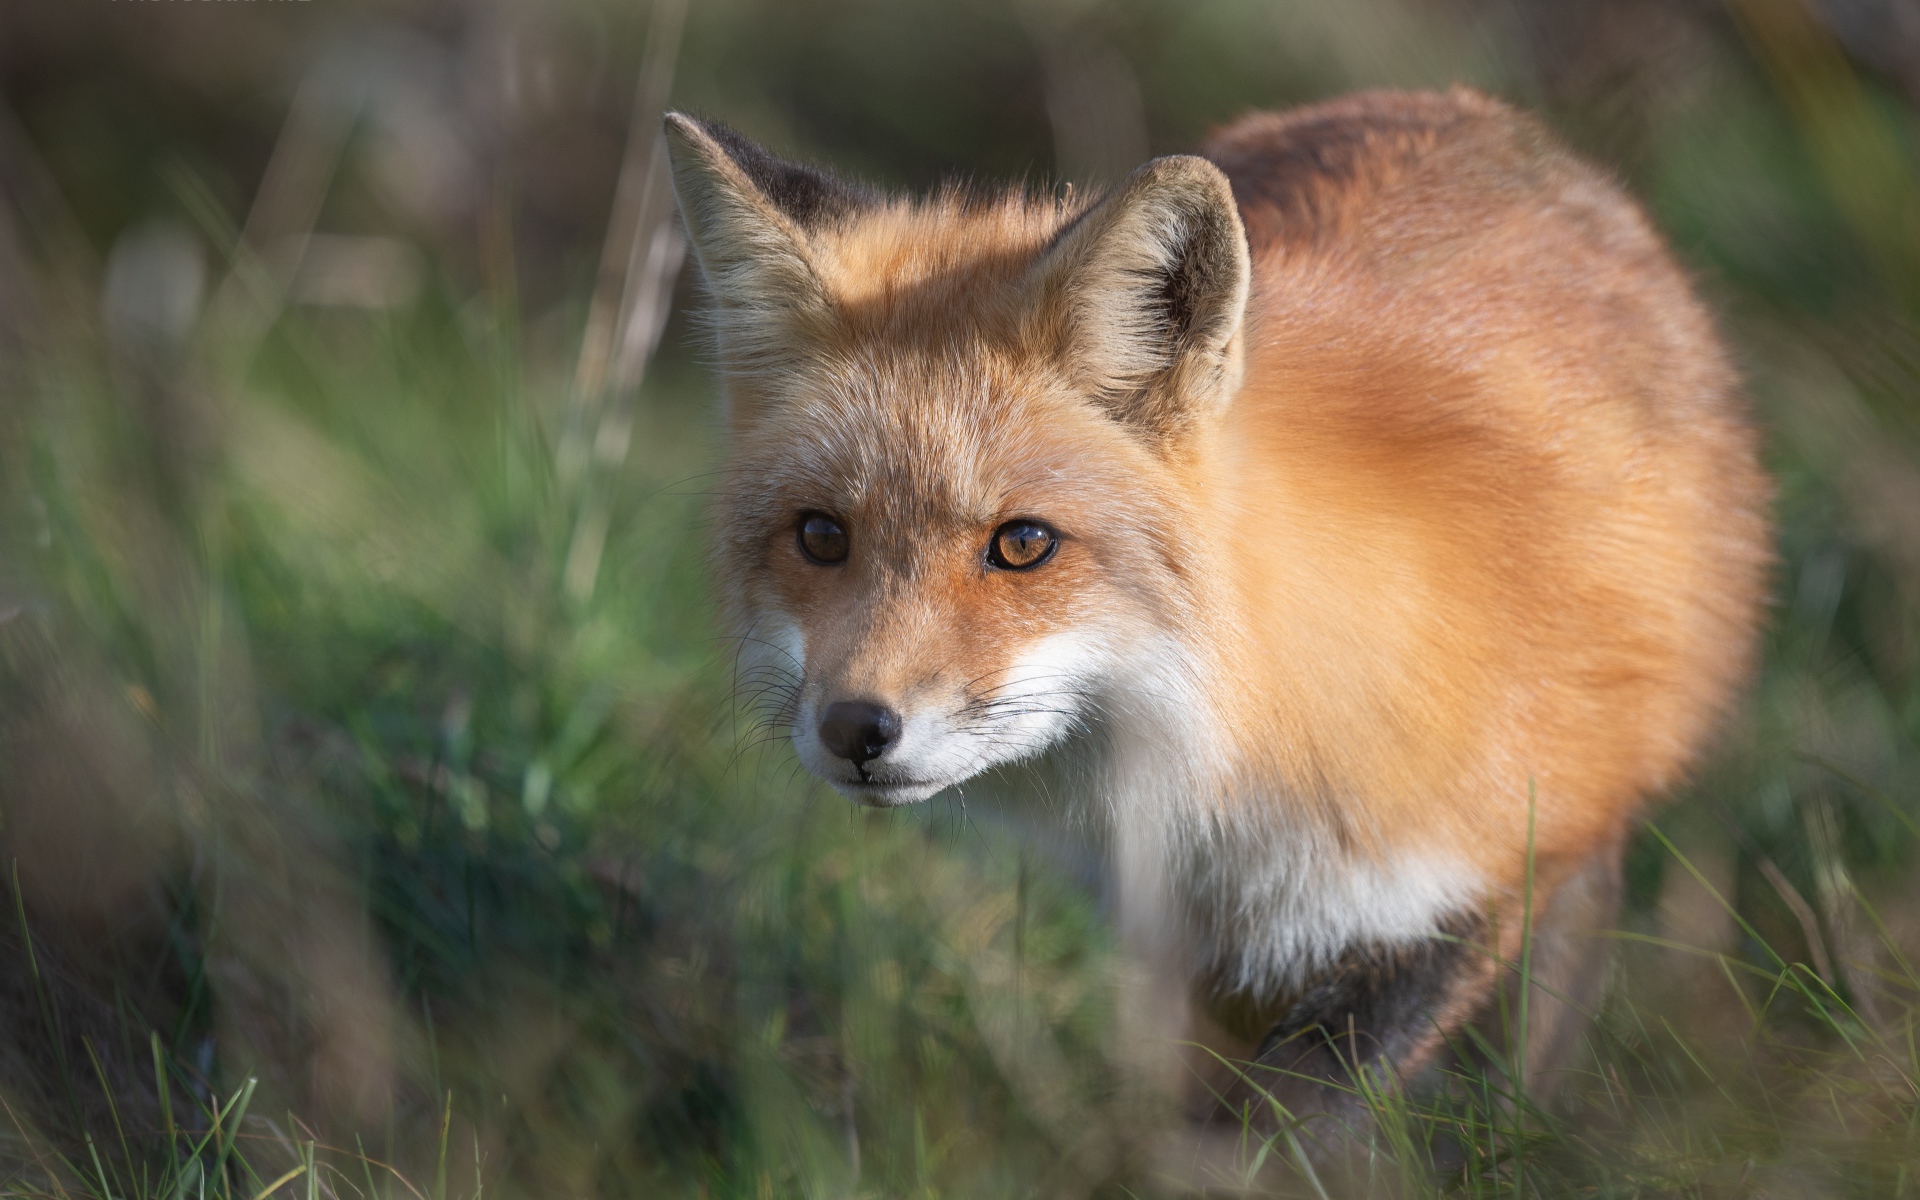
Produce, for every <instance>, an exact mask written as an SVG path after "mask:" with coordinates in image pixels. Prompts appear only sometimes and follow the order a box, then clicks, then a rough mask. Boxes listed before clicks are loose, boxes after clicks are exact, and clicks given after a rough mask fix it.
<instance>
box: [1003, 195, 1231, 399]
mask: <svg viewBox="0 0 1920 1200" xmlns="http://www.w3.org/2000/svg"><path fill="white" fill-rule="evenodd" d="M1036 276H1037V284H1036V287H1035V297H1036V303H1037V305H1038V307H1039V312H1038V313H1037V318H1038V320H1039V321H1040V323H1041V327H1042V329H1043V330H1046V329H1050V328H1052V326H1053V324H1054V321H1055V319H1056V317H1057V316H1058V315H1059V314H1064V315H1065V316H1066V321H1065V331H1064V332H1065V338H1066V343H1067V344H1066V346H1065V347H1064V349H1065V351H1066V353H1067V355H1068V359H1069V362H1068V366H1069V370H1070V371H1071V373H1072V374H1073V376H1074V377H1075V379H1076V381H1077V382H1078V383H1079V384H1080V386H1081V387H1082V388H1084V389H1085V390H1086V391H1087V392H1088V393H1089V394H1091V395H1094V396H1096V397H1099V398H1102V399H1104V400H1106V401H1108V402H1110V403H1115V404H1116V405H1117V404H1118V402H1120V401H1122V400H1123V399H1125V398H1127V397H1135V396H1141V395H1143V394H1146V393H1150V392H1157V393H1158V394H1156V395H1154V396H1153V397H1152V402H1151V404H1149V405H1148V406H1147V407H1148V409H1150V410H1152V411H1142V412H1140V413H1139V414H1138V415H1140V416H1142V417H1152V418H1157V419H1164V418H1167V417H1177V416H1178V411H1177V410H1179V409H1180V408H1182V407H1187V406H1191V405H1194V404H1205V403H1208V402H1210V401H1217V400H1219V399H1221V398H1222V394H1223V393H1224V392H1230V390H1231V385H1232V384H1234V383H1237V380H1238V372H1237V365H1238V348H1239V341H1238V334H1239V331H1240V326H1241V323H1242V321H1243V319H1244V317H1245V313H1246V304H1247V289H1248V284H1249V279H1250V277H1251V264H1250V261H1249V259H1248V254H1247V246H1246V232H1245V230H1244V228H1243V227H1242V226H1241V223H1240V215H1239V210H1238V208H1237V207H1236V205H1235V203H1234V200H1233V192H1232V189H1231V187H1230V186H1229V185H1228V183H1227V180H1226V177H1225V176H1223V175H1222V174H1221V173H1220V171H1219V169H1218V168H1216V167H1214V166H1213V165H1212V164H1211V163H1208V162H1206V161H1205V160H1203V159H1198V158H1185V157H1177V158H1164V159H1156V160H1154V161H1153V162H1151V163H1148V164H1147V165H1146V166H1145V167H1142V168H1141V169H1140V170H1139V171H1137V172H1135V174H1134V175H1133V177H1132V178H1130V179H1129V180H1127V182H1126V183H1124V184H1123V185H1121V187H1120V188H1119V190H1118V191H1116V192H1115V193H1114V194H1113V195H1112V196H1110V197H1108V198H1107V199H1106V200H1104V201H1102V202H1101V203H1100V205H1098V206H1097V207H1096V208H1095V209H1094V210H1093V211H1091V212H1089V213H1088V214H1086V216H1084V217H1082V218H1081V220H1080V221H1079V222H1078V223H1077V224H1076V225H1075V226H1074V227H1073V228H1072V229H1070V230H1068V231H1067V233H1066V234H1064V235H1063V236H1062V237H1061V239H1060V241H1059V242H1058V243H1057V244H1056V245H1055V246H1054V248H1053V249H1052V250H1051V251H1049V252H1048V254H1047V255H1046V256H1044V257H1043V259H1042V260H1041V262H1040V263H1039V264H1038V266H1037V267H1036ZM1042 336H1046V335H1045V334H1044V333H1043V335H1042ZM1183 367H1197V368H1198V370H1181V368H1183Z"/></svg>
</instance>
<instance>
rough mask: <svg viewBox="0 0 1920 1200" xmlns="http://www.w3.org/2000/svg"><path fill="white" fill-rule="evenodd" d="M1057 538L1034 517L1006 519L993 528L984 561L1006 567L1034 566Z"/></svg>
mask: <svg viewBox="0 0 1920 1200" xmlns="http://www.w3.org/2000/svg"><path fill="white" fill-rule="evenodd" d="M1058 543H1059V539H1058V538H1057V537H1056V536H1055V535H1054V532H1053V530H1051V529H1048V528H1047V527H1046V526H1045V525H1042V524H1040V523H1039V522H1038V521H1008V522H1007V523H1006V524H1005V525H1002V526H1001V527H1000V528H999V529H997V530H995V531H994V534H993V541H992V542H991V543H989V545H988V546H987V561H988V562H991V563H992V564H993V565H994V566H996V567H999V568H1001V569H1002V570H1007V571H1021V570H1025V569H1026V568H1028V567H1037V566H1039V565H1040V564H1041V563H1043V562H1045V561H1046V560H1047V559H1048V558H1049V557H1051V556H1052V554H1053V550H1054V547H1055V546H1056V545H1057V544H1058Z"/></svg>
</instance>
